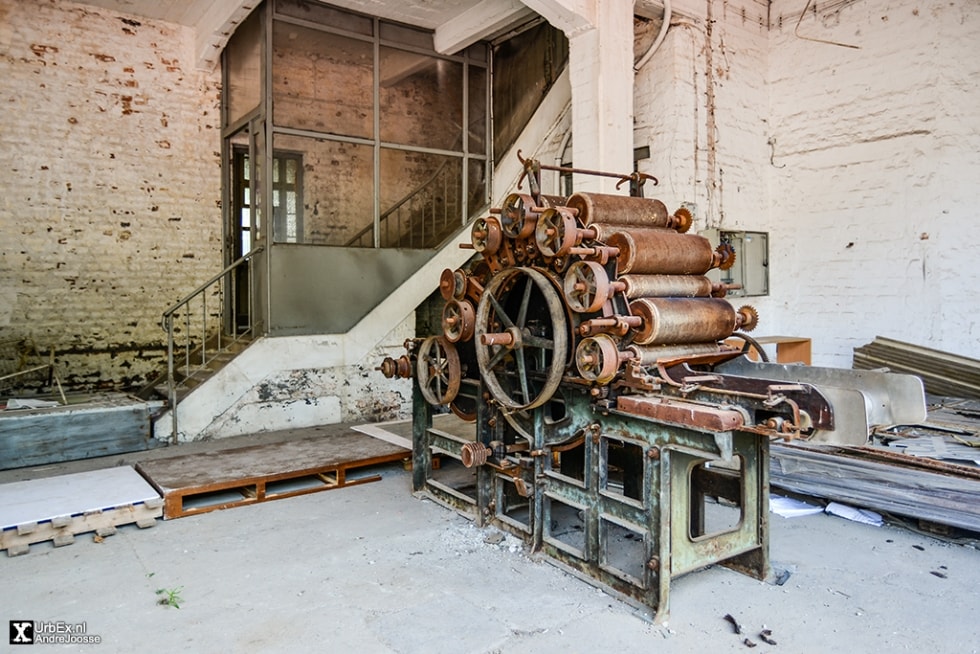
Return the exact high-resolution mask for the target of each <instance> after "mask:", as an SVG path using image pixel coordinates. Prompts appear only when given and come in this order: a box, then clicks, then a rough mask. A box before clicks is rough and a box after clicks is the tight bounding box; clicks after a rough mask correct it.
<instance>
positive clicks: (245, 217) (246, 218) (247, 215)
mask: <svg viewBox="0 0 980 654" xmlns="http://www.w3.org/2000/svg"><path fill="white" fill-rule="evenodd" d="M251 221H252V213H251V209H249V208H248V207H245V208H243V209H242V227H244V228H245V229H248V228H249V227H250V226H251V224H252V223H251ZM245 251H246V252H248V250H245Z"/></svg>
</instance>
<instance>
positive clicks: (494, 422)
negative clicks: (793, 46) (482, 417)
mask: <svg viewBox="0 0 980 654" xmlns="http://www.w3.org/2000/svg"><path fill="white" fill-rule="evenodd" d="M487 426H488V427H496V426H497V419H496V418H490V419H489V420H487Z"/></svg>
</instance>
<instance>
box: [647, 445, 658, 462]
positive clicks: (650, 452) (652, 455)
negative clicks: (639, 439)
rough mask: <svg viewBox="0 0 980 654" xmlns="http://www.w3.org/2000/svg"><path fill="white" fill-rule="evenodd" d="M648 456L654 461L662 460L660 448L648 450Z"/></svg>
mask: <svg viewBox="0 0 980 654" xmlns="http://www.w3.org/2000/svg"><path fill="white" fill-rule="evenodd" d="M647 456H648V457H649V458H651V459H653V460H654V461H656V460H658V459H660V448H659V447H651V448H650V449H649V450H647Z"/></svg>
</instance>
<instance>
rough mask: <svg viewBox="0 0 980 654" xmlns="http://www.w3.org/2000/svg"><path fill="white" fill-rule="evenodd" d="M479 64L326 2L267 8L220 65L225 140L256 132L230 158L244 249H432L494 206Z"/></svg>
mask: <svg viewBox="0 0 980 654" xmlns="http://www.w3.org/2000/svg"><path fill="white" fill-rule="evenodd" d="M263 44H264V45H263ZM266 47H268V49H266ZM488 57H489V49H488V48H487V47H486V45H485V44H482V43H478V44H475V45H472V46H470V47H469V48H467V49H466V50H464V51H463V52H461V53H458V54H455V55H452V56H444V55H440V54H438V53H436V52H435V50H434V49H433V45H432V32H431V30H423V29H417V28H414V27H411V26H408V25H400V24H396V23H391V22H387V21H383V20H381V19H379V18H376V17H372V16H366V15H363V14H358V13H355V12H349V11H346V10H343V9H340V8H337V7H333V6H331V5H330V4H329V3H326V2H319V1H318V0H266V2H265V3H264V4H263V5H261V6H260V7H259V8H258V9H257V10H256V11H255V12H253V14H252V16H250V17H249V18H248V19H247V20H246V21H245V22H244V23H242V25H241V26H240V27H239V29H238V30H237V31H236V33H235V34H234V35H233V37H232V39H231V40H230V41H229V45H228V48H226V50H225V56H224V60H223V61H224V67H225V79H226V83H227V87H228V96H227V98H226V105H225V109H226V111H225V125H224V127H225V130H226V132H225V138H230V135H231V134H232V133H233V130H235V129H237V128H238V127H240V126H241V123H242V122H243V121H244V120H245V119H248V120H249V122H250V124H251V125H252V129H253V138H252V139H251V141H250V143H249V147H248V150H249V151H248V152H243V151H242V149H241V148H238V149H237V150H236V152H237V161H238V165H240V166H244V165H249V166H250V168H249V169H248V171H247V173H245V172H244V171H245V169H242V170H241V171H239V174H240V175H242V174H248V176H249V179H250V182H251V185H252V187H251V190H250V191H249V192H250V193H251V194H252V195H253V196H254V197H249V198H247V199H246V198H244V197H240V198H237V202H238V204H239V206H240V207H241V208H243V209H244V212H243V215H250V218H251V222H252V223H253V224H252V228H251V231H249V232H248V233H246V230H245V229H244V228H242V229H241V234H242V237H241V239H242V240H243V241H245V240H247V241H249V244H250V245H253V246H254V245H255V244H256V243H257V242H258V241H260V240H261V239H263V238H269V239H271V240H272V242H273V243H296V244H307V245H329V246H335V247H350V248H363V247H368V248H376V247H381V248H408V249H428V248H435V247H438V246H439V245H440V244H441V243H442V242H443V241H445V240H446V239H447V238H448V237H450V236H451V235H452V234H453V233H454V232H456V231H457V230H459V229H461V228H462V227H463V225H464V224H465V223H466V221H467V220H468V219H469V218H470V217H471V216H472V215H473V214H474V213H475V212H476V211H479V210H480V209H482V208H483V207H485V206H486V203H487V201H488V199H489V197H488V183H487V176H488V168H489V167H488V164H487V162H488V161H489V146H490V144H489V140H490V139H489V126H490V118H489V116H490V112H489V106H488V103H489V83H490V75H489V71H488ZM263 80H265V84H263V83H262V82H263ZM236 121H238V122H237V123H236ZM267 134H268V135H267ZM269 146H271V148H272V152H271V153H268V154H266V153H265V149H266V148H267V147H269ZM249 158H251V161H249ZM264 168H267V170H263V169H264ZM263 173H265V175H263ZM263 177H265V179H263ZM262 202H264V203H265V204H267V205H268V206H269V208H270V211H269V212H268V213H267V215H268V216H269V218H270V220H269V221H268V224H267V225H265V226H263V227H258V224H257V219H258V217H259V216H258V213H259V209H260V208H261V203H262ZM236 229H237V228H236Z"/></svg>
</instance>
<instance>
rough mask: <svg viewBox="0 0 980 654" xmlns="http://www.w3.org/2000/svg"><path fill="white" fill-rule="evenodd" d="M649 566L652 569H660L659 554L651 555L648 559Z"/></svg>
mask: <svg viewBox="0 0 980 654" xmlns="http://www.w3.org/2000/svg"><path fill="white" fill-rule="evenodd" d="M647 567H648V568H650V569H651V570H659V569H660V557H659V556H654V557H651V559H650V560H649V561H647Z"/></svg>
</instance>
